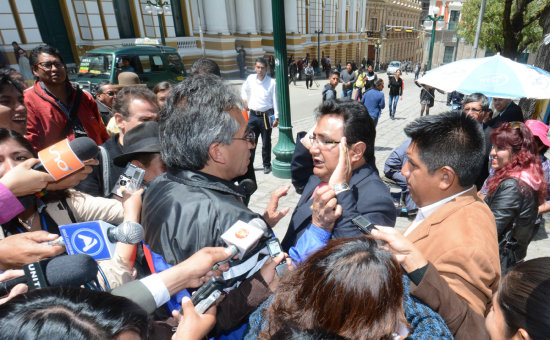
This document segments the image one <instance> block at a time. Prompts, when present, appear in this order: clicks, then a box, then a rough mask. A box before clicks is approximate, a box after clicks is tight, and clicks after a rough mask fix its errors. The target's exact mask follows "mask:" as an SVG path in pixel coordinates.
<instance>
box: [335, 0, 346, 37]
mask: <svg viewBox="0 0 550 340" xmlns="http://www.w3.org/2000/svg"><path fill="white" fill-rule="evenodd" d="M338 10H339V12H338V27H337V28H336V32H337V33H343V32H346V0H339V1H338Z"/></svg>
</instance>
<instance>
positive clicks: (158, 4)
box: [145, 0, 172, 46]
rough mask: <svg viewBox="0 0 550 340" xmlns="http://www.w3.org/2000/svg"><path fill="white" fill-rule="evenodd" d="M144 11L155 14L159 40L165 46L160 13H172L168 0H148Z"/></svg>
mask: <svg viewBox="0 0 550 340" xmlns="http://www.w3.org/2000/svg"><path fill="white" fill-rule="evenodd" d="M145 12H147V13H148V14H153V15H157V17H158V21H159V29H160V41H161V42H162V45H164V46H166V41H165V40H164V23H163V22H162V14H163V13H164V14H166V15H170V14H172V10H171V7H170V0H164V1H161V0H154V1H149V0H148V1H147V5H146V6H145Z"/></svg>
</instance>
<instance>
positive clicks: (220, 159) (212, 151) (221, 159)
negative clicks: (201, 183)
mask: <svg viewBox="0 0 550 340" xmlns="http://www.w3.org/2000/svg"><path fill="white" fill-rule="evenodd" d="M222 146H223V145H222V143H219V142H216V143H212V144H210V147H209V148H208V155H209V156H210V159H211V160H212V161H213V162H214V163H221V164H225V163H226V159H225V155H224V153H223V150H222Z"/></svg>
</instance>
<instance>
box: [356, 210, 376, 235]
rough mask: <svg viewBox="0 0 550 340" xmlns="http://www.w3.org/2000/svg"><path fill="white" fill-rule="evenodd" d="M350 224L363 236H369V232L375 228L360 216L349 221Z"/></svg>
mask: <svg viewBox="0 0 550 340" xmlns="http://www.w3.org/2000/svg"><path fill="white" fill-rule="evenodd" d="M351 223H353V224H354V225H355V226H356V227H357V229H359V230H360V231H361V232H362V233H363V234H365V235H370V231H371V230H372V229H375V228H376V227H375V226H374V223H372V222H370V221H369V220H367V219H366V218H365V217H363V216H361V215H359V216H357V217H356V218H354V219H353V220H351Z"/></svg>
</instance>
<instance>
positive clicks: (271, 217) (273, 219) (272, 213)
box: [263, 185, 290, 228]
mask: <svg viewBox="0 0 550 340" xmlns="http://www.w3.org/2000/svg"><path fill="white" fill-rule="evenodd" d="M289 189H290V185H285V186H284V187H280V188H279V189H277V190H275V191H274V192H273V193H272V194H271V199H270V200H269V203H268V204H267V207H266V208H265V211H264V215H263V217H264V220H265V221H266V222H267V224H269V226H270V227H271V228H273V227H274V226H275V225H276V224H277V223H279V221H280V220H281V219H282V218H283V217H285V216H286V214H288V212H289V211H290V207H286V208H283V209H281V210H279V211H278V210H277V208H278V207H279V199H280V198H281V197H283V196H286V194H287V193H288V190H289Z"/></svg>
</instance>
